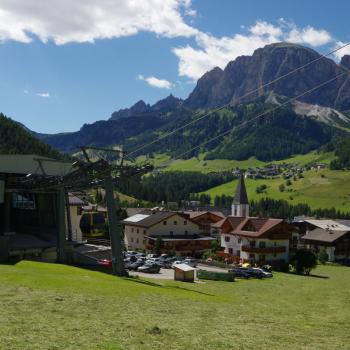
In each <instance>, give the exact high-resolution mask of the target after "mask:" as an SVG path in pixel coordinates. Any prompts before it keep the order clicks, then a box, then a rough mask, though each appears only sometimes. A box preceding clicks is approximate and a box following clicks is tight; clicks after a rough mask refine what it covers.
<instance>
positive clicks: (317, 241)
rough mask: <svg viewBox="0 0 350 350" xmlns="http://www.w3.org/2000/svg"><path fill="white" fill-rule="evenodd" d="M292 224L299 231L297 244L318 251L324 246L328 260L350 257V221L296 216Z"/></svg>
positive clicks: (340, 259)
mask: <svg viewBox="0 0 350 350" xmlns="http://www.w3.org/2000/svg"><path fill="white" fill-rule="evenodd" d="M293 224H294V225H295V227H296V228H297V229H298V231H299V245H300V246H305V247H306V248H308V249H312V250H314V251H315V252H316V253H318V252H319V251H320V250H321V249H322V248H324V249H325V250H326V252H327V255H328V260H329V261H331V262H333V261H342V260H344V259H349V258H350V221H349V220H330V219H315V218H309V217H296V218H294V221H293Z"/></svg>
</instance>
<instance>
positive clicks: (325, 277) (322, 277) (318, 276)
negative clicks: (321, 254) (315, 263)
mask: <svg viewBox="0 0 350 350" xmlns="http://www.w3.org/2000/svg"><path fill="white" fill-rule="evenodd" d="M303 276H304V277H313V278H321V279H328V278H329V276H321V275H313V274H310V275H303Z"/></svg>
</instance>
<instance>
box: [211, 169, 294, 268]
mask: <svg viewBox="0 0 350 350" xmlns="http://www.w3.org/2000/svg"><path fill="white" fill-rule="evenodd" d="M213 227H214V228H216V229H217V230H218V231H219V232H220V237H221V247H222V248H223V249H224V252H225V253H226V254H228V255H229V256H232V257H235V258H236V260H240V261H249V262H251V263H259V264H265V263H269V264H277V263H286V262H288V259H289V247H290V241H291V239H292V231H293V227H292V226H291V225H290V224H288V223H286V222H284V220H282V219H271V218H256V217H250V216H249V202H248V196H247V191H246V188H245V183H244V175H243V174H241V176H240V179H239V182H238V185H237V188H236V192H235V196H234V199H233V203H232V213H231V215H230V216H228V217H226V218H224V219H222V220H221V221H219V222H217V223H215V224H213Z"/></svg>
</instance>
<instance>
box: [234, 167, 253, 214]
mask: <svg viewBox="0 0 350 350" xmlns="http://www.w3.org/2000/svg"><path fill="white" fill-rule="evenodd" d="M231 215H232V216H236V217H237V216H240V217H248V216H249V202H248V196H247V190H246V188H245V183H244V175H243V173H242V172H241V175H240V177H239V180H238V185H237V188H236V193H235V196H234V198H233V202H232V212H231Z"/></svg>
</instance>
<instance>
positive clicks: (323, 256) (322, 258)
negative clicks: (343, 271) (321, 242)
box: [318, 248, 329, 264]
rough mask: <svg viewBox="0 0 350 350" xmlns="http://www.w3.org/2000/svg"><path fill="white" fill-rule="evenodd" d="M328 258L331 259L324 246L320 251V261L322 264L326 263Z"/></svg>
mask: <svg viewBox="0 0 350 350" xmlns="http://www.w3.org/2000/svg"><path fill="white" fill-rule="evenodd" d="M328 259H329V257H328V254H327V251H326V249H325V248H322V249H321V250H320V251H319V253H318V261H319V262H320V263H321V264H325V263H326V262H327V261H328Z"/></svg>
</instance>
